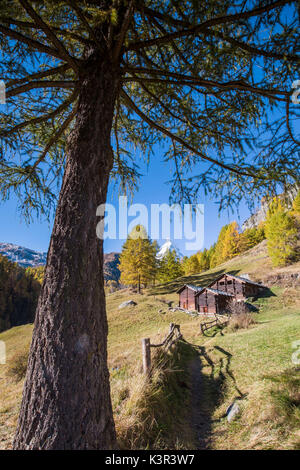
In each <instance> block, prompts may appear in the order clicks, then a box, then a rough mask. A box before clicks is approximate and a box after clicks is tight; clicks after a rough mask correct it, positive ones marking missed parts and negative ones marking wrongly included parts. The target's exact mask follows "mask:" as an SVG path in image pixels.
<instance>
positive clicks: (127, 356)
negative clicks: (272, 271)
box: [0, 253, 300, 449]
mask: <svg viewBox="0 0 300 470" xmlns="http://www.w3.org/2000/svg"><path fill="white" fill-rule="evenodd" d="M263 256H264V255H263V254H262V253H260V254H259V253H256V255H253V257H254V265H256V266H257V264H256V263H257V262H259V259H257V258H259V257H263ZM240 258H242V259H236V260H235V265H234V263H233V261H230V262H229V263H228V265H227V266H223V267H218V271H220V270H222V269H224V270H226V271H228V272H229V271H231V272H233V271H235V272H236V273H237V274H242V273H243V272H250V274H251V272H253V264H252V265H251V263H250V261H251V257H250V256H249V255H247V256H243V257H240ZM252 261H253V260H252ZM229 264H230V266H229ZM265 264H266V262H265V261H264V265H265ZM295 269H298V268H297V266H295ZM256 273H258V271H256ZM215 275H216V270H213V271H211V272H206V273H204V274H202V275H197V276H195V279H196V282H195V284H196V283H197V284H198V285H203V283H204V282H206V281H207V280H208V279H210V278H211V277H212V276H215ZM257 277H258V275H257V274H256V278H257ZM253 278H254V276H253ZM188 282H193V281H192V280H191V279H189V281H188ZM180 283H182V279H181V280H178V281H177V284H180ZM175 288H176V283H173V284H172V285H171V284H169V285H165V286H158V287H155V288H152V289H151V290H148V291H144V293H143V294H135V293H132V292H130V291H129V290H127V289H124V290H120V291H117V292H115V293H112V294H107V296H106V303H107V313H108V323H109V338H108V352H109V370H110V376H111V392H112V402H113V408H114V417H115V422H116V429H117V434H118V441H119V446H120V448H124V449H207V448H210V449H300V392H299V390H300V366H299V365H298V366H297V365H295V364H293V362H292V354H293V352H295V350H294V349H293V346H292V344H293V342H294V341H297V340H300V288H299V287H297V288H292V287H290V288H279V287H275V288H274V289H272V290H271V291H270V292H269V293H268V294H266V295H265V296H264V297H263V298H260V299H257V300H256V301H255V302H253V303H254V304H255V305H256V306H257V307H258V309H259V311H258V313H256V314H253V315H254V316H253V319H254V321H255V323H254V324H251V325H250V326H249V328H247V329H236V330H235V329H232V328H230V325H229V326H228V327H226V328H224V329H223V330H220V329H219V328H214V329H211V330H209V331H207V332H206V335H205V336H204V335H201V334H200V328H199V325H200V322H201V318H199V317H191V316H189V315H187V314H185V313H181V312H171V311H169V309H168V305H167V303H166V301H167V302H170V301H173V305H176V302H177V295H176V294H175V293H174V289H175ZM129 299H132V300H134V301H135V302H136V303H137V305H136V306H134V307H126V308H124V309H119V308H118V307H119V305H120V304H121V303H122V302H123V301H125V300H129ZM171 322H172V323H177V324H180V325H181V332H182V334H183V337H184V341H182V342H180V343H179V344H178V346H176V347H175V348H174V350H173V352H172V354H170V353H165V352H163V351H160V350H156V352H154V353H153V364H154V367H153V374H152V380H151V381H147V380H146V379H145V377H144V376H143V374H142V369H141V366H142V356H141V339H142V338H144V337H150V338H151V342H152V343H157V342H159V340H160V339H162V338H163V337H165V336H166V334H167V332H168V329H169V324H170V323H171ZM31 334H32V325H25V326H21V327H16V328H12V329H11V330H8V331H5V332H3V333H1V334H0V340H2V341H5V343H6V347H7V364H6V365H0V397H1V398H0V448H2V449H9V448H11V442H12V437H13V433H14V429H15V426H16V421H17V415H18V409H19V405H20V399H21V393H22V385H23V376H24V369H25V367H24V362H25V361H26V355H27V351H28V347H29V343H30V339H31ZM152 351H153V350H152ZM234 401H236V402H237V403H238V404H239V408H240V414H239V415H238V416H237V418H236V419H235V420H234V421H232V422H230V423H228V421H227V418H226V409H227V408H228V406H230V405H231V404H232V403H233V402H234Z"/></svg>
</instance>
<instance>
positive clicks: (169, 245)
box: [156, 239, 183, 259]
mask: <svg viewBox="0 0 300 470" xmlns="http://www.w3.org/2000/svg"><path fill="white" fill-rule="evenodd" d="M173 250H175V251H176V253H177V255H178V256H179V258H182V257H183V255H182V253H180V251H179V250H178V248H177V247H176V246H175V245H174V243H173V242H171V240H170V239H168V240H167V241H166V242H165V243H164V244H163V245H162V246H161V247H160V250H159V252H158V253H157V255H156V258H157V259H162V258H163V257H164V256H166V254H167V253H168V252H169V251H173Z"/></svg>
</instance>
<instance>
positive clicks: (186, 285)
mask: <svg viewBox="0 0 300 470" xmlns="http://www.w3.org/2000/svg"><path fill="white" fill-rule="evenodd" d="M185 287H187V288H188V289H191V290H193V291H194V292H195V294H196V293H197V292H199V291H201V290H202V289H203V287H198V286H194V285H193V284H184V285H183V286H181V287H180V288H179V289H178V290H177V291H176V294H180V292H182V291H183V289H184V288H185Z"/></svg>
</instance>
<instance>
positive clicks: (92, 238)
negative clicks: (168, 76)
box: [14, 52, 119, 449]
mask: <svg viewBox="0 0 300 470" xmlns="http://www.w3.org/2000/svg"><path fill="white" fill-rule="evenodd" d="M118 87H119V71H118V70H117V69H115V70H114V68H113V67H112V65H111V63H108V61H106V59H105V57H103V56H102V57H100V56H99V53H98V54H97V53H96V52H94V53H93V54H91V56H90V58H89V60H87V63H86V67H85V73H84V76H83V77H82V80H81V85H80V94H79V103H78V109H77V114H76V122H75V126H74V129H73V131H72V133H71V134H70V137H69V141H68V146H67V161H66V168H65V173H64V179H63V184H62V188H61V192H60V197H59V202H58V207H57V211H56V217H55V222H54V228H53V232H52V236H51V241H50V247H49V252H48V257H47V265H46V270H45V280H44V283H43V286H42V291H41V295H40V299H39V303H38V307H37V313H36V319H35V325H34V332H33V340H32V344H31V352H30V358H29V363H28V369H27V375H26V380H25V386H24V392H23V399H22V404H21V411H20V418H19V423H18V427H17V432H16V436H15V440H14V448H15V449H112V448H115V447H116V436H115V428H114V421H113V415H112V406H111V399H110V386H109V373H108V369H107V321H106V311H105V295H104V288H103V248H102V241H100V240H99V239H98V238H97V236H96V225H97V223H98V222H99V219H98V220H97V217H96V208H97V206H98V205H99V204H102V203H105V201H106V194H107V185H108V179H109V172H110V170H111V167H112V163H113V162H112V159H113V157H112V151H111V146H110V134H111V127H112V120H113V112H114V105H115V100H116V96H117V92H118Z"/></svg>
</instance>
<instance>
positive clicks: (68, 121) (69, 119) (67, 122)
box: [26, 109, 76, 180]
mask: <svg viewBox="0 0 300 470" xmlns="http://www.w3.org/2000/svg"><path fill="white" fill-rule="evenodd" d="M75 116H76V109H73V111H72V112H71V114H69V116H68V117H67V119H65V121H64V122H63V123H62V125H61V127H60V128H59V130H58V131H57V132H55V133H54V134H53V135H52V137H51V138H50V140H49V142H48V143H47V145H46V147H45V149H44V151H43V153H42V154H41V156H40V157H39V158H38V159H37V161H36V162H35V163H34V165H33V166H32V167H31V169H30V173H29V175H28V177H27V178H26V180H27V179H28V178H29V177H30V175H31V174H32V173H33V172H34V170H35V169H36V168H37V166H38V165H39V164H40V163H41V162H42V161H43V160H44V159H45V157H46V155H47V153H48V152H49V150H50V149H51V147H52V145H54V144H55V142H56V141H57V139H59V137H60V136H61V135H62V134H63V132H64V131H65V130H66V129H67V128H68V127H69V125H70V124H71V122H72V121H73V119H74V117H75Z"/></svg>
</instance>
